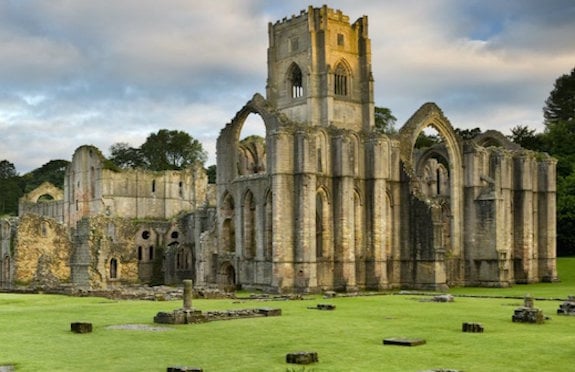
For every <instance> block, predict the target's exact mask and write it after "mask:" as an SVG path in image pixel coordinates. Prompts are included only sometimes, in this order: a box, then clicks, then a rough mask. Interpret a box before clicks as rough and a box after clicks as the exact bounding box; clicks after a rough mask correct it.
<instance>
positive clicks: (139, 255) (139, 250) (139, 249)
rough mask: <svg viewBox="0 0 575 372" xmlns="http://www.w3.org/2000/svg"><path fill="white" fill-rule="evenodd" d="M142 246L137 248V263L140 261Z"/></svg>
mask: <svg viewBox="0 0 575 372" xmlns="http://www.w3.org/2000/svg"><path fill="white" fill-rule="evenodd" d="M142 256H143V255H142V246H141V245H140V246H138V261H142Z"/></svg>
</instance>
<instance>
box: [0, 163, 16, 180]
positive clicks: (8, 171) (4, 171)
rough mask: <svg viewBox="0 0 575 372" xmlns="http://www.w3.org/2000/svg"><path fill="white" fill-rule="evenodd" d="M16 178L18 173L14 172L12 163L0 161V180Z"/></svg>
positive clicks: (14, 168)
mask: <svg viewBox="0 0 575 372" xmlns="http://www.w3.org/2000/svg"><path fill="white" fill-rule="evenodd" d="M16 176H18V173H17V172H16V167H15V166H14V164H13V163H11V162H9V161H8V160H2V161H0V179H6V178H10V177H16Z"/></svg>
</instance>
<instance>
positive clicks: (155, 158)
mask: <svg viewBox="0 0 575 372" xmlns="http://www.w3.org/2000/svg"><path fill="white" fill-rule="evenodd" d="M207 157H208V156H207V153H206V152H205V151H204V149H203V147H202V144H201V143H200V142H199V141H198V140H196V139H194V138H193V137H192V136H190V135H189V134H188V133H186V132H182V131H178V130H168V129H160V130H159V131H158V132H157V133H151V134H150V135H149V136H148V138H146V142H144V143H143V144H142V146H140V147H139V148H133V147H131V146H130V145H129V144H127V143H123V142H119V143H115V144H113V145H112V146H111V147H110V160H111V161H112V162H113V163H114V164H116V165H118V166H120V167H123V168H145V169H150V170H155V171H162V170H170V169H172V170H180V169H184V168H186V167H189V166H191V165H192V164H194V163H195V162H196V161H199V162H201V163H204V162H205V161H206V159H207Z"/></svg>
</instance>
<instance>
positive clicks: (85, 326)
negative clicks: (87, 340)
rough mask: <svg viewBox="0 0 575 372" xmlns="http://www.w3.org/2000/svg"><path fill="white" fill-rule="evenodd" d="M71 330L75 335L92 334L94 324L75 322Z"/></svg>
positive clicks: (71, 325)
mask: <svg viewBox="0 0 575 372" xmlns="http://www.w3.org/2000/svg"><path fill="white" fill-rule="evenodd" d="M70 330H71V331H72V332H74V333H90V332H92V323H84V322H74V323H70Z"/></svg>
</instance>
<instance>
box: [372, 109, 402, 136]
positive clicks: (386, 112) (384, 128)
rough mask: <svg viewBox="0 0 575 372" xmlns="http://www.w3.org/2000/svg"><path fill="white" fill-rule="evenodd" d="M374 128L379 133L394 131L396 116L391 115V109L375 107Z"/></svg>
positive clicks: (391, 132)
mask: <svg viewBox="0 0 575 372" xmlns="http://www.w3.org/2000/svg"><path fill="white" fill-rule="evenodd" d="M374 110H375V113H374V117H375V130H376V131H377V132H379V133H386V134H393V133H396V132H397V130H396V129H395V122H396V121H397V118H396V117H395V116H393V114H392V113H391V110H390V109H388V108H387V107H377V106H376V107H375V109H374Z"/></svg>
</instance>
